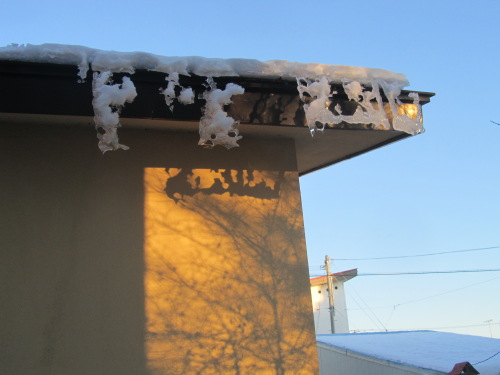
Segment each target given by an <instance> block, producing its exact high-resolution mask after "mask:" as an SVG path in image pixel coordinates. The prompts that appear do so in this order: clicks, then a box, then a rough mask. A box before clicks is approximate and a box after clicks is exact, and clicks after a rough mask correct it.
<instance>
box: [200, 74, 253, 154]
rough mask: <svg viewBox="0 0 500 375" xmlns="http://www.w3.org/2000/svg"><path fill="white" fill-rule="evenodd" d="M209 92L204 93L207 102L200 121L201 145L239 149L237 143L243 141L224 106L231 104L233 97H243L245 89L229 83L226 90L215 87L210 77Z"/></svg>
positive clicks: (235, 123) (208, 80) (208, 82)
mask: <svg viewBox="0 0 500 375" xmlns="http://www.w3.org/2000/svg"><path fill="white" fill-rule="evenodd" d="M207 86H208V88H209V90H207V91H205V92H204V93H203V96H202V98H203V99H205V100H206V104H205V107H204V109H203V116H202V117H201V120H200V141H199V142H198V144H199V145H202V146H206V147H212V146H216V145H222V146H225V147H227V148H232V147H238V143H237V141H238V140H239V139H241V136H240V135H238V129H236V125H237V122H236V121H235V120H234V119H233V118H232V117H229V116H228V115H227V113H226V112H224V106H225V105H228V104H230V103H231V96H233V95H241V94H243V93H244V92H245V90H244V89H243V87H241V86H239V85H236V84H234V83H228V84H227V85H226V88H225V89H224V90H220V89H218V88H217V86H216V85H215V82H214V80H213V78H212V77H208V79H207Z"/></svg>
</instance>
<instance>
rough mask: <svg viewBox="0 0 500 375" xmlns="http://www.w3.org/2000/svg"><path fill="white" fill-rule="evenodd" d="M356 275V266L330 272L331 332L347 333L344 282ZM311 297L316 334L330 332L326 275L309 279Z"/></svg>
mask: <svg viewBox="0 0 500 375" xmlns="http://www.w3.org/2000/svg"><path fill="white" fill-rule="evenodd" d="M357 275H358V270H357V268H355V269H352V270H348V271H343V272H338V273H332V274H331V276H332V283H333V301H334V302H333V305H334V332H333V333H349V321H348V319H347V306H346V301H345V291H344V283H345V282H346V281H347V280H350V279H352V278H353V277H355V276H357ZM311 298H312V306H313V312H314V328H315V330H316V334H317V335H319V334H328V333H332V329H331V320H330V309H329V306H328V279H327V276H326V275H325V276H320V277H315V278H312V279H311Z"/></svg>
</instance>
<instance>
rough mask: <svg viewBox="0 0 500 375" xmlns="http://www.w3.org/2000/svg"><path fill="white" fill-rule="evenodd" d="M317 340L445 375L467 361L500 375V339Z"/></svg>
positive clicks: (423, 334) (366, 336)
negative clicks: (456, 365)
mask: <svg viewBox="0 0 500 375" xmlns="http://www.w3.org/2000/svg"><path fill="white" fill-rule="evenodd" d="M316 339H317V341H318V343H323V344H326V345H330V346H334V347H337V348H342V349H347V350H350V351H353V352H357V353H361V354H365V355H368V356H372V357H376V358H380V359H383V360H387V361H390V362H395V363H400V364H405V365H410V366H415V367H419V368H424V369H430V370H435V371H443V372H445V373H448V372H449V371H451V370H452V368H453V366H454V365H455V364H456V363H459V362H465V361H467V362H469V363H471V364H472V365H473V366H474V368H476V369H477V370H478V371H479V373H480V374H481V375H498V374H499V373H500V354H498V355H496V356H494V355H495V354H496V353H498V352H499V351H500V340H499V339H493V338H487V337H480V336H470V335H460V334H456V333H448V332H436V331H409V332H378V333H348V334H335V335H317V336H316ZM492 356H493V357H492ZM490 357H492V358H490ZM488 358H490V359H488ZM486 359H487V360H486ZM485 360H486V361H485ZM483 361H484V362H483Z"/></svg>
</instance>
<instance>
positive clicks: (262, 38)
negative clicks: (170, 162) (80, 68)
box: [0, 0, 500, 338]
mask: <svg viewBox="0 0 500 375" xmlns="http://www.w3.org/2000/svg"><path fill="white" fill-rule="evenodd" d="M499 19H500V1H498V0H489V1H488V0H484V1H481V0H479V1H477V2H472V1H462V0H458V1H457V0H455V1H450V0H441V1H436V0H434V1H427V0H423V1H416V2H394V1H385V0H383V1H371V0H365V1H336V0H329V1H327V0H325V1H307V2H306V1H295V0H288V1H271V0H266V1H263V0H252V1H234V0H233V1H217V0H215V1H206V0H205V1H168V0H163V1H147V0H145V1H141V2H139V1H127V0H124V1H107V2H106V1H94V0H89V1H86V2H72V1H68V0H64V1H62V0H61V1H54V0H46V1H43V2H40V1H29V0H28V1H23V0H18V1H9V2H3V3H2V5H0V46H5V45H8V44H10V43H31V44H41V43H62V44H78V45H85V46H88V47H93V48H99V49H105V50H116V51H124V52H125V51H144V52H151V53H156V54H160V55H167V56H185V55H200V56H206V57H222V58H229V57H242V58H253V59H259V60H270V59H283V60H290V61H299V62H318V63H324V64H332V65H354V66H364V67H371V68H382V69H387V70H392V71H395V72H399V73H404V74H406V76H407V77H408V79H409V80H410V82H411V86H410V88H411V89H414V90H420V91H431V92H436V94H437V96H436V97H435V98H433V99H432V102H431V103H430V104H429V105H426V106H425V107H424V126H425V127H426V129H427V131H426V133H424V134H421V135H418V136H416V137H414V138H411V139H407V140H404V141H402V142H399V143H397V144H392V145H389V146H387V147H385V148H382V149H379V150H375V151H373V152H370V153H369V154H366V155H363V156H361V157H358V158H356V159H353V160H349V161H346V162H343V163H340V164H338V165H335V166H332V167H329V168H326V169H324V170H321V171H318V172H315V173H313V174H311V175H308V176H305V177H303V178H302V179H301V189H302V196H303V208H304V215H305V224H306V237H307V244H308V252H309V265H310V267H311V273H312V274H319V273H320V272H322V271H321V270H320V269H319V267H320V266H321V265H322V264H323V260H324V257H325V255H327V254H328V255H329V256H330V257H332V258H334V259H335V258H363V257H371V256H376V257H383V256H398V255H412V254H422V253H433V252H443V251H454V250H462V249H473V248H484V247H493V246H500V196H499V192H500V147H499V146H500V126H498V125H495V124H493V123H492V122H491V120H493V121H496V122H500V93H499V90H500V89H499V87H500V73H499V72H500V69H499V67H500V28H499V26H498V25H499ZM349 268H358V270H359V272H360V273H372V272H414V271H435V270H461V269H484V268H486V269H490V268H500V249H499V248H496V249H491V250H484V251H476V252H467V253H458V254H450V255H439V256H430V257H422V258H408V259H401V260H391V261H389V260H385V261H384V260H378V261H335V262H334V270H336V271H341V270H345V269H349ZM495 278H496V279H495ZM477 283H481V284H478V285H473V284H477ZM346 286H347V303H348V307H349V308H350V310H349V317H350V323H351V329H357V330H373V329H375V330H378V329H384V328H387V329H391V330H392V329H420V328H441V327H460V328H450V329H443V330H448V331H452V332H458V333H467V334H478V335H485V336H489V335H490V331H489V326H488V324H487V323H485V322H486V321H488V320H490V319H492V326H491V329H492V333H493V336H494V337H497V338H500V297H499V294H500V293H499V289H500V272H484V273H469V274H464V273H458V274H443V275H420V276H359V277H357V278H355V279H353V280H351V281H349V282H348V283H347V284H346ZM450 291H453V292H450ZM448 292H449V293H448ZM443 293H444V294H443ZM437 294H442V295H440V296H437V297H432V296H434V295H437ZM428 297H430V298H428ZM421 299H422V300H421ZM418 300H421V301H418ZM398 305H400V306H398ZM395 306H397V307H395ZM464 326H474V327H464Z"/></svg>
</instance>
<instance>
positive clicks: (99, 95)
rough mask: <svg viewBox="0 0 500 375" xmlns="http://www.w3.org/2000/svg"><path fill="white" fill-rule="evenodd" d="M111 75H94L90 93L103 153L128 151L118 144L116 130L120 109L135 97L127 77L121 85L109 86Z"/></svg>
mask: <svg viewBox="0 0 500 375" xmlns="http://www.w3.org/2000/svg"><path fill="white" fill-rule="evenodd" d="M111 77H112V73H111V72H109V71H105V72H102V73H94V79H93V81H92V93H93V94H94V99H93V100H92V105H93V107H94V121H95V126H96V129H97V131H98V133H97V138H98V139H99V149H100V150H101V151H102V152H103V153H104V152H106V151H111V150H118V149H120V148H121V149H123V150H128V147H127V146H125V145H121V144H120V143H119V142H118V135H117V128H119V127H120V126H121V125H120V117H119V113H120V109H121V108H122V107H123V106H124V105H125V103H126V102H128V103H132V102H133V101H134V99H135V97H136V96H137V92H136V90H135V86H134V84H133V83H132V81H131V80H130V78H129V77H123V80H122V83H121V84H118V83H117V84H114V85H112V84H110V83H111Z"/></svg>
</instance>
